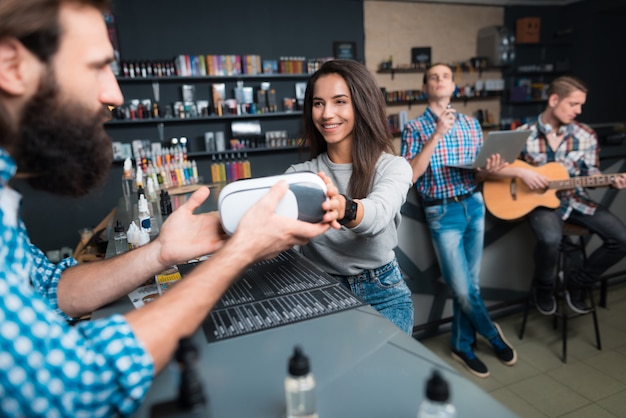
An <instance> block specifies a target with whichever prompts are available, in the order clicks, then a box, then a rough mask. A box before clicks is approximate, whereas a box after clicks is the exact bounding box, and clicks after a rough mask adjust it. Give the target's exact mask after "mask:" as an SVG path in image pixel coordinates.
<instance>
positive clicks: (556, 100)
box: [548, 93, 560, 107]
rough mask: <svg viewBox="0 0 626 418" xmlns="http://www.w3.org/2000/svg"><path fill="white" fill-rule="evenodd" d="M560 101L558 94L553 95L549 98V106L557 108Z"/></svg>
mask: <svg viewBox="0 0 626 418" xmlns="http://www.w3.org/2000/svg"><path fill="white" fill-rule="evenodd" d="M559 100H560V99H559V95H558V94H556V93H552V94H551V95H550V97H548V106H550V107H556V105H557V104H559Z"/></svg>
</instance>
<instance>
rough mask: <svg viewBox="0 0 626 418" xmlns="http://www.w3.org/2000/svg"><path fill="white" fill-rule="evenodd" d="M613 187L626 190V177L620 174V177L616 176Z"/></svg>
mask: <svg viewBox="0 0 626 418" xmlns="http://www.w3.org/2000/svg"><path fill="white" fill-rule="evenodd" d="M613 187H615V188H616V189H623V188H626V175H625V174H620V175H619V176H615V180H614V181H613Z"/></svg>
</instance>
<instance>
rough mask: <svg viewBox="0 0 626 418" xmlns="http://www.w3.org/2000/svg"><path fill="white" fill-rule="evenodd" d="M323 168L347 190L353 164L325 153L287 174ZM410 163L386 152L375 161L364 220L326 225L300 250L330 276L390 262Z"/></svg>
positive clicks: (292, 167) (359, 271)
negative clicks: (327, 227)
mask: <svg viewBox="0 0 626 418" xmlns="http://www.w3.org/2000/svg"><path fill="white" fill-rule="evenodd" d="M295 171H312V172H314V173H318V172H319V171H323V172H324V173H326V174H327V175H328V176H329V177H330V179H331V180H332V182H333V183H334V184H335V186H337V188H338V189H339V193H344V194H347V193H346V192H347V189H348V182H349V180H350V176H351V175H352V164H351V163H350V164H335V163H333V162H332V161H330V159H329V158H328V155H327V154H326V153H323V154H320V155H319V156H318V157H316V158H315V159H313V160H311V161H307V162H304V163H300V164H294V165H292V166H291V167H289V168H288V169H287V172H288V173H290V172H295ZM412 176H413V173H412V170H411V166H410V165H409V163H408V162H407V161H406V160H405V159H404V158H402V157H397V156H394V155H391V154H387V153H384V154H382V155H381V156H380V158H379V159H378V162H377V163H376V172H375V177H374V183H373V185H372V189H371V190H370V192H369V194H368V195H367V197H366V198H364V199H360V202H361V204H362V205H363V219H362V220H361V223H360V224H359V225H357V226H355V227H354V228H347V227H345V226H344V227H342V228H341V229H340V230H336V229H330V230H329V231H328V232H326V233H325V234H323V235H320V236H318V237H315V238H313V239H312V240H311V241H309V243H308V244H307V245H306V246H304V247H302V248H301V251H302V253H303V255H304V256H306V257H307V258H308V259H309V260H311V261H313V263H315V264H316V265H317V266H318V267H319V268H321V269H322V270H324V271H326V272H327V273H330V274H341V275H350V276H351V275H356V274H359V273H361V272H362V271H363V270H367V269H374V268H378V267H381V266H384V265H385V264H388V263H389V262H391V261H392V260H393V259H394V257H395V254H394V251H393V249H394V248H395V247H396V246H397V245H398V233H397V228H398V225H400V220H401V219H402V215H400V208H401V207H402V205H403V204H404V202H405V200H406V196H407V192H408V190H409V188H410V187H411V178H412Z"/></svg>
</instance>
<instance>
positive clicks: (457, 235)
mask: <svg viewBox="0 0 626 418" xmlns="http://www.w3.org/2000/svg"><path fill="white" fill-rule="evenodd" d="M424 213H425V215H426V221H427V223H428V227H429V228H430V235H431V238H432V242H433V246H434V248H435V254H436V255H437V260H438V261H439V268H440V270H441V275H442V276H443V279H444V280H445V282H446V283H447V284H448V286H450V288H451V289H452V293H453V297H454V301H453V314H454V316H453V318H452V332H451V334H452V341H451V345H452V349H454V350H456V351H464V352H467V351H471V345H472V344H473V343H474V340H475V338H476V337H475V336H476V332H478V333H479V334H481V335H482V336H484V337H485V338H487V339H492V338H494V337H496V336H497V335H498V331H497V329H496V327H495V326H494V324H493V322H492V321H491V318H490V317H489V312H488V311H487V308H486V307H485V304H484V302H483V300H482V298H481V296H480V284H479V276H480V261H481V258H482V255H483V241H484V232H485V206H484V202H483V196H482V194H481V193H480V192H477V193H474V194H473V195H472V196H470V197H468V198H467V199H465V200H462V201H460V202H454V201H447V202H445V203H443V204H441V205H436V206H427V207H425V208H424Z"/></svg>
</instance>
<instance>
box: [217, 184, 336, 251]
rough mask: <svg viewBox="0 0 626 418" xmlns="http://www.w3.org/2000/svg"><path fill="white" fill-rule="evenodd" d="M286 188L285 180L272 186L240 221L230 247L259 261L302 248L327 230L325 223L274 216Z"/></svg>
mask: <svg viewBox="0 0 626 418" xmlns="http://www.w3.org/2000/svg"><path fill="white" fill-rule="evenodd" d="M288 188H289V185H288V184H287V182H285V181H279V182H278V183H276V184H275V185H274V186H272V188H271V189H270V191H269V192H268V193H267V194H266V195H265V196H264V197H263V198H261V199H259V201H258V202H257V203H255V204H254V205H253V206H252V207H251V208H250V209H249V210H248V211H247V212H246V214H245V215H244V216H243V217H242V218H241V221H239V225H238V226H237V231H236V232H235V234H234V235H233V236H232V238H231V239H230V242H229V245H231V244H232V245H235V246H236V248H237V249H238V250H239V251H242V252H245V253H246V254H248V256H250V257H252V259H254V260H261V259H268V258H272V257H275V256H276V255H278V254H279V253H280V252H282V251H285V250H288V249H290V248H291V247H293V246H295V245H304V244H306V243H307V242H309V240H310V239H311V238H313V237H316V236H318V235H320V234H323V233H324V232H326V231H328V229H330V222H328V221H322V222H319V223H310V222H305V221H299V220H296V219H291V218H288V217H286V216H281V215H278V214H276V206H277V205H278V203H279V202H280V200H281V199H282V198H283V196H284V195H285V193H286V191H287V190H288ZM329 219H332V215H329ZM335 219H336V218H335Z"/></svg>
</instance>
